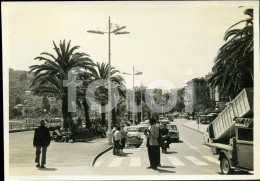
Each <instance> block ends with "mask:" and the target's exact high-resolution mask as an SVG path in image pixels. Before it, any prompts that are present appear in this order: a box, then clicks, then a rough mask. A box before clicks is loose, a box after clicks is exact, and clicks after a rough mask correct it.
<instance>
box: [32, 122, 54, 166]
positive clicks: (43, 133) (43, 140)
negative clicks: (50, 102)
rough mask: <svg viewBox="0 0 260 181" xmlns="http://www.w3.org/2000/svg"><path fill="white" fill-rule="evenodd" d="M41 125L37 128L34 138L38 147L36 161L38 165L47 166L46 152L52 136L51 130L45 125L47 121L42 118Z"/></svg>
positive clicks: (34, 142) (34, 143) (35, 145)
mask: <svg viewBox="0 0 260 181" xmlns="http://www.w3.org/2000/svg"><path fill="white" fill-rule="evenodd" d="M40 124H41V125H40V126H39V127H38V128H37V129H35V132H34V138H33V146H34V147H36V157H35V162H36V163H37V165H36V167H40V168H45V166H44V165H45V164H46V152H47V147H48V146H49V145H50V141H51V137H50V131H49V129H48V128H47V127H46V126H45V125H46V122H45V121H44V120H41V122H40ZM41 153H42V159H41V165H40V155H41Z"/></svg>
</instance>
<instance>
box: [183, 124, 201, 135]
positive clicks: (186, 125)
mask: <svg viewBox="0 0 260 181" xmlns="http://www.w3.org/2000/svg"><path fill="white" fill-rule="evenodd" d="M182 126H185V127H187V128H190V129H193V130H195V131H198V132H200V133H203V134H204V132H203V131H199V130H197V129H195V128H192V127H189V126H187V125H185V124H183V125H182Z"/></svg>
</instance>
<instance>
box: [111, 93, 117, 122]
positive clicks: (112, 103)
mask: <svg viewBox="0 0 260 181" xmlns="http://www.w3.org/2000/svg"><path fill="white" fill-rule="evenodd" d="M114 104H115V103H114V96H111V105H112V106H113V107H115V105H114ZM115 109H116V108H114V109H112V123H113V124H114V125H115V124H116V110H115Z"/></svg>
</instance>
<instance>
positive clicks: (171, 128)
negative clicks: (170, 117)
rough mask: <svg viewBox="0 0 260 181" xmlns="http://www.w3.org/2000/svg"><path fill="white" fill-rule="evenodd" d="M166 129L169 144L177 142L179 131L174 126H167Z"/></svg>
mask: <svg viewBox="0 0 260 181" xmlns="http://www.w3.org/2000/svg"><path fill="white" fill-rule="evenodd" d="M166 126H167V129H168V130H169V133H168V136H169V138H170V142H171V143H172V142H174V141H177V142H179V130H178V128H177V126H176V125H175V124H167V125H166Z"/></svg>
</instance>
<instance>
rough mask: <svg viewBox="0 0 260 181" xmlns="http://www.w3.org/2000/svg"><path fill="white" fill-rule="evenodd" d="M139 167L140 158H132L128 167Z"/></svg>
mask: <svg viewBox="0 0 260 181" xmlns="http://www.w3.org/2000/svg"><path fill="white" fill-rule="evenodd" d="M140 166H141V158H140V157H132V158H131V161H130V167H140Z"/></svg>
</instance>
